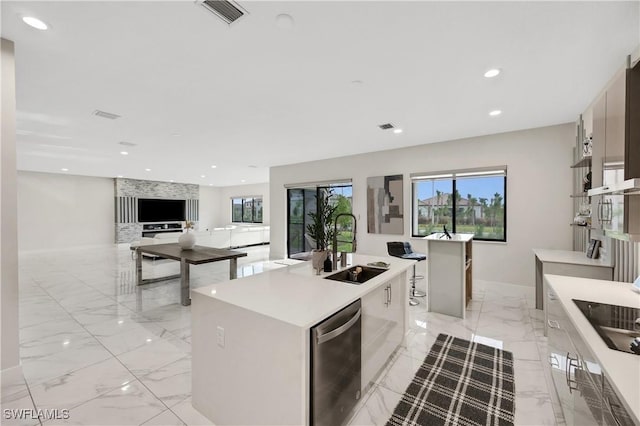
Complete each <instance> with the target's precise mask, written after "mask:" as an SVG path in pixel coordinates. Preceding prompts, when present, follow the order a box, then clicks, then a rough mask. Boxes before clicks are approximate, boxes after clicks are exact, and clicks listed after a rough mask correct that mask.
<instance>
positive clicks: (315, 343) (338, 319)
mask: <svg viewBox="0 0 640 426" xmlns="http://www.w3.org/2000/svg"><path fill="white" fill-rule="evenodd" d="M361 316H362V306H361V301H360V299H358V300H356V301H355V302H353V303H352V304H350V305H349V306H347V307H346V308H344V309H342V310H340V311H338V312H337V313H335V314H333V315H332V316H330V317H329V318H327V319H325V320H323V321H322V322H320V323H319V324H316V325H315V326H313V327H312V328H311V392H310V395H311V406H310V419H311V425H312V426H325V425H326V426H337V425H341V424H343V423H344V422H345V420H346V419H347V416H349V414H350V413H351V411H352V410H353V407H354V406H355V405H356V403H357V402H358V400H359V399H360V392H361V367H362V350H361V342H362V332H361V330H362V318H361Z"/></svg>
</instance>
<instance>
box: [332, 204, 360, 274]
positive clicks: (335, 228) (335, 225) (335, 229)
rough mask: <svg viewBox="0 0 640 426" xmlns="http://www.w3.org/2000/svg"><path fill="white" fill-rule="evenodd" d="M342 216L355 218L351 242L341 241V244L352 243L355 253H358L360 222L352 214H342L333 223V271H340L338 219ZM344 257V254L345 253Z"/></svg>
mask: <svg viewBox="0 0 640 426" xmlns="http://www.w3.org/2000/svg"><path fill="white" fill-rule="evenodd" d="M342 216H350V217H351V218H353V237H352V239H351V241H340V242H341V243H351V245H352V250H353V253H355V252H356V243H357V241H356V233H357V230H358V220H357V219H356V217H355V216H354V215H353V214H352V213H340V214H338V215H337V216H336V218H335V221H334V223H333V244H332V247H331V252H332V254H333V270H334V271H335V270H336V269H338V219H339V218H340V217H342ZM343 256H344V253H343Z"/></svg>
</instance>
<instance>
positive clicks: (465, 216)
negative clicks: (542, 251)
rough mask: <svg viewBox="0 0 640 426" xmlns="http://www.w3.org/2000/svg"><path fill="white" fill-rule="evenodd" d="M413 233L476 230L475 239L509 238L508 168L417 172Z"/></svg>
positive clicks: (494, 239)
mask: <svg viewBox="0 0 640 426" xmlns="http://www.w3.org/2000/svg"><path fill="white" fill-rule="evenodd" d="M411 179H412V192H413V214H412V225H413V226H412V234H413V236H414V237H420V236H425V235H429V234H432V233H434V232H442V230H443V227H444V226H446V227H447V230H449V231H453V232H456V233H473V234H475V236H474V239H477V240H485V241H506V240H507V215H506V211H507V203H506V193H507V191H506V190H507V169H506V167H505V166H501V167H495V168H491V169H475V170H463V171H456V172H443V173H421V174H414V175H412V177H411Z"/></svg>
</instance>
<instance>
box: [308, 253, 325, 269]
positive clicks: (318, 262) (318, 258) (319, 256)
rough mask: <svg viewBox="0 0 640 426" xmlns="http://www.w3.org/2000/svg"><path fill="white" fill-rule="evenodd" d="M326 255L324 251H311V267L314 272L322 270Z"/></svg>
mask: <svg viewBox="0 0 640 426" xmlns="http://www.w3.org/2000/svg"><path fill="white" fill-rule="evenodd" d="M328 254H329V253H328V252H327V251H326V250H316V249H313V250H311V266H313V268H314V269H316V270H317V269H322V268H323V267H324V261H325V260H326V259H327V256H328Z"/></svg>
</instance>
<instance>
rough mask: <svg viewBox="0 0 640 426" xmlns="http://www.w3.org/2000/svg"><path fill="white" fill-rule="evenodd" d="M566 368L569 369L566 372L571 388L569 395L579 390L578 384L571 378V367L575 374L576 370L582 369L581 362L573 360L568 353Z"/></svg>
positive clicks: (576, 359)
mask: <svg viewBox="0 0 640 426" xmlns="http://www.w3.org/2000/svg"><path fill="white" fill-rule="evenodd" d="M566 367H567V369H566V371H565V374H566V379H567V386H568V387H569V393H573V391H574V390H578V382H577V381H576V380H575V379H572V378H571V367H573V370H574V372H575V370H576V369H578V368H580V361H579V360H578V358H577V357H576V358H575V359H573V358H571V355H570V354H569V352H567V363H566ZM574 376H575V374H574Z"/></svg>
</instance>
